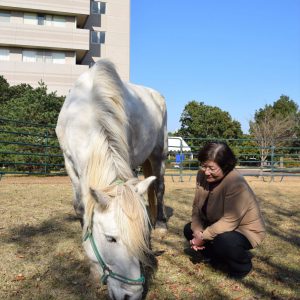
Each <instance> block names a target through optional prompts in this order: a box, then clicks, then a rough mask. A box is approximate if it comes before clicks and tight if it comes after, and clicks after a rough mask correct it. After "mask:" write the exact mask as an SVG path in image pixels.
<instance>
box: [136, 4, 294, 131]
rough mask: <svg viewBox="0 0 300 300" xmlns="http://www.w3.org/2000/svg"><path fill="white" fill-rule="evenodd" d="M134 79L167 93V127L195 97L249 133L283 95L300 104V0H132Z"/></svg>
mask: <svg viewBox="0 0 300 300" xmlns="http://www.w3.org/2000/svg"><path fill="white" fill-rule="evenodd" d="M130 38H131V43H130V46H131V49H130V51H131V53H130V80H131V82H133V83H136V84H141V85H145V86H149V87H152V88H154V89H156V90H158V91H160V92H161V93H162V94H163V95H164V97H165V98H166V102H167V108H168V130H169V131H175V130H177V129H179V127H180V122H179V119H180V115H181V113H182V111H183V109H184V106H185V105H186V104H187V103H188V102H189V101H191V100H196V101H202V102H204V103H205V104H206V105H211V106H217V107H219V108H221V109H222V110H224V111H227V112H229V114H230V115H231V117H232V118H233V119H234V120H237V121H239V122H240V123H241V125H242V130H243V131H244V133H247V132H248V129H249V120H251V119H252V118H253V116H254V113H255V111H256V110H258V109H259V108H262V107H264V106H265V105H266V104H272V103H273V102H274V101H276V100H278V99H279V97H280V95H282V94H284V95H287V96H289V97H290V98H291V99H293V100H294V101H295V102H296V103H298V105H299V106H300V0H206V1H204V0H186V1H174V0H173V1H170V0H151V1H150V0H131V37H130Z"/></svg>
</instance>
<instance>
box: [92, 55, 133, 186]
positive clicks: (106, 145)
mask: <svg viewBox="0 0 300 300" xmlns="http://www.w3.org/2000/svg"><path fill="white" fill-rule="evenodd" d="M90 71H91V73H90V75H91V77H90V78H91V80H92V87H91V103H92V109H93V115H94V116H95V121H96V122H95V126H96V128H99V132H96V136H94V137H91V138H93V139H94V141H93V142H92V149H91V155H90V159H89V163H88V172H92V174H89V176H88V177H89V178H90V179H93V181H94V184H95V187H96V186H97V185H98V184H97V183H99V181H100V178H99V176H101V178H102V184H104V185H106V184H110V183H111V182H110V180H113V179H115V178H116V177H118V178H120V179H123V180H125V179H128V178H131V177H133V173H132V170H131V168H130V155H129V147H128V142H127V131H128V130H127V128H128V120H127V116H126V112H125V107H124V92H123V91H124V85H123V82H122V81H121V79H120V77H119V75H118V73H117V71H116V69H115V67H114V65H113V64H112V63H111V62H110V61H108V60H105V59H101V60H99V61H98V62H97V63H96V64H95V65H94V66H93V67H92V68H91V70H90ZM99 173H101V174H99ZM95 177H96V178H95ZM97 177H98V178H97ZM103 179H104V180H105V181H106V182H103ZM90 183H91V182H90Z"/></svg>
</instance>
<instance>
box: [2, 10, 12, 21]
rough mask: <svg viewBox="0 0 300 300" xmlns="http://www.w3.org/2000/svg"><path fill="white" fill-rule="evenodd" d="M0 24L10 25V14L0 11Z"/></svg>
mask: <svg viewBox="0 0 300 300" xmlns="http://www.w3.org/2000/svg"><path fill="white" fill-rule="evenodd" d="M0 22H5V23H9V22H10V12H8V11H4V10H0Z"/></svg>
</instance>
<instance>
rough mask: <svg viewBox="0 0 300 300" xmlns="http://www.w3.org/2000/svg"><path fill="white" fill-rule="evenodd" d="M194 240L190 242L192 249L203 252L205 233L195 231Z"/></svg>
mask: <svg viewBox="0 0 300 300" xmlns="http://www.w3.org/2000/svg"><path fill="white" fill-rule="evenodd" d="M193 236H194V238H193V239H192V240H190V244H191V248H192V249H194V250H195V251H198V250H203V249H204V248H205V247H204V243H205V241H204V240H203V233H202V232H201V231H195V232H194V233H193Z"/></svg>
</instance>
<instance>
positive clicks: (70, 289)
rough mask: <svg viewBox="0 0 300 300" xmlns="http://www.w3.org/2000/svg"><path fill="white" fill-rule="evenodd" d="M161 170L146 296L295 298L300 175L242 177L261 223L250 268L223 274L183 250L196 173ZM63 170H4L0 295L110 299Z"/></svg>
mask: <svg viewBox="0 0 300 300" xmlns="http://www.w3.org/2000/svg"><path fill="white" fill-rule="evenodd" d="M178 179H179V178H175V179H174V180H175V182H173V181H172V180H171V178H170V177H167V178H166V194H165V202H166V209H167V213H168V215H169V222H168V225H169V231H168V234H167V235H166V236H165V237H164V238H161V237H160V236H159V235H157V234H156V233H155V232H153V236H152V246H153V250H154V251H155V252H156V253H159V255H158V256H157V260H158V269H157V272H156V274H155V276H154V278H153V281H152V282H151V284H150V286H149V291H148V294H147V295H146V298H145V299H146V300H155V299H158V300H161V299H187V300H189V299H234V300H251V299H252V300H253V299H274V300H275V299H290V300H292V299H293V300H295V299H300V232H299V228H300V203H299V200H300V199H299V195H300V178H284V180H283V181H282V182H271V183H270V182H264V181H262V180H259V179H257V178H254V177H248V178H247V179H248V182H249V184H250V185H251V187H252V188H253V189H254V191H255V193H256V194H257V195H258V197H259V199H260V205H261V208H262V211H263V215H264V217H265V220H266V225H267V231H268V234H267V237H266V239H265V240H264V242H263V244H262V245H261V246H260V247H259V248H257V249H255V250H253V251H252V253H253V266H254V269H253V272H252V273H251V274H250V275H249V276H247V277H246V278H245V279H243V280H242V281H236V280H232V279H229V278H228V277H227V275H226V274H224V273H222V272H221V271H216V270H214V269H212V268H211V267H210V266H209V265H207V264H204V263H203V262H195V261H194V260H190V258H189V257H188V256H187V255H186V254H185V253H184V248H186V247H187V244H186V242H185V241H184V238H183V234H182V228H183V226H184V225H185V223H187V222H188V221H189V220H190V215H191V205H192V201H193V194H194V185H195V183H194V181H195V177H192V178H191V181H189V178H188V177H186V178H185V182H178ZM71 197H72V191H71V187H70V183H69V180H68V178H66V177H62V178H58V177H51V178H35V177H19V178H16V177H4V178H2V180H1V181H0V199H1V202H0V203H1V206H0V237H1V240H0V241H1V243H0V257H1V262H0V264H1V267H0V299H41V300H45V299H64V300H65V299H67V300H71V299H72V300H77V299H104V300H105V299H108V298H107V296H106V294H107V293H106V287H105V286H101V285H99V284H92V283H91V281H90V280H89V269H88V264H87V261H86V260H85V258H84V253H83V249H82V246H81V227H80V225H79V222H78V220H76V219H75V218H74V212H73V207H72V204H71Z"/></svg>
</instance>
